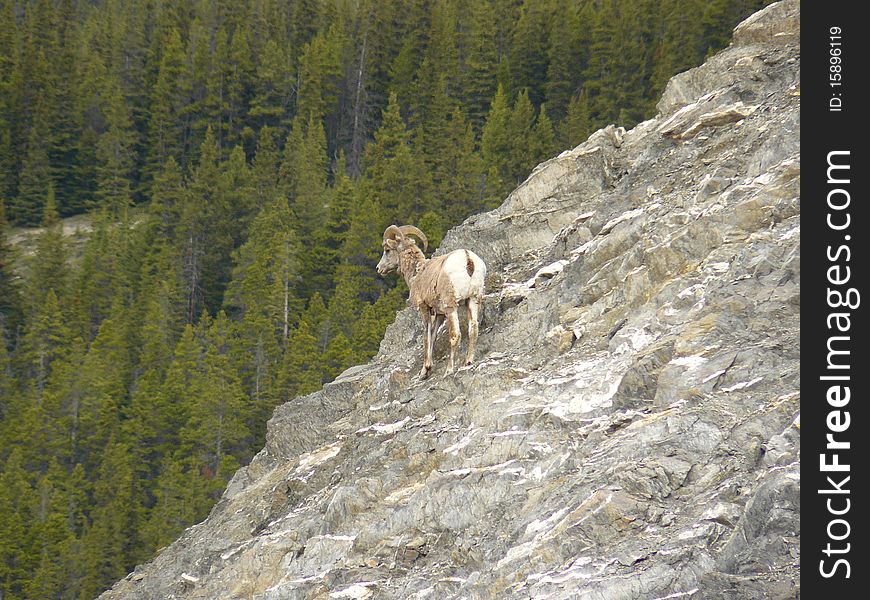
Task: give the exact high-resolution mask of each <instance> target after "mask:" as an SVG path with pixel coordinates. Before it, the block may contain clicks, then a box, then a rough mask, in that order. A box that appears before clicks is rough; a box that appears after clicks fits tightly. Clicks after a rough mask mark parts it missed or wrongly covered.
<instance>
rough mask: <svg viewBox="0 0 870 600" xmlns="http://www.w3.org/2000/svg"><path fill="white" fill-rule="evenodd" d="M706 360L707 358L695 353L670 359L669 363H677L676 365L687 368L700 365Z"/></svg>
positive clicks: (695, 367)
mask: <svg viewBox="0 0 870 600" xmlns="http://www.w3.org/2000/svg"><path fill="white" fill-rule="evenodd" d="M705 362H707V359H706V358H704V357H703V356H699V355H695V356H680V357H678V358H675V359H673V360H671V361H670V362H669V363H668V364H669V365H677V366H678V367H689V369H697V368H698V367H700V366H701V365H703V364H704V363H705Z"/></svg>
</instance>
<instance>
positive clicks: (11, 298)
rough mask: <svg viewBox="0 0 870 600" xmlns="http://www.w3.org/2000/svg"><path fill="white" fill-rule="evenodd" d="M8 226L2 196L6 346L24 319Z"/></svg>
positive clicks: (0, 284)
mask: <svg viewBox="0 0 870 600" xmlns="http://www.w3.org/2000/svg"><path fill="white" fill-rule="evenodd" d="M7 228H8V223H7V222H6V210H5V205H4V202H3V198H0V332H2V333H0V344H2V345H4V346H6V345H7V344H10V343H11V342H12V340H14V339H15V337H16V336H17V335H18V330H19V328H20V327H21V325H22V319H23V311H22V307H21V304H22V299H21V289H20V288H21V286H20V282H19V279H18V276H17V275H16V273H15V271H14V269H13V260H14V257H15V254H14V249H13V248H12V246H11V245H10V244H9V242H8V241H7V239H6V235H7V234H6V231H7ZM0 397H2V392H0Z"/></svg>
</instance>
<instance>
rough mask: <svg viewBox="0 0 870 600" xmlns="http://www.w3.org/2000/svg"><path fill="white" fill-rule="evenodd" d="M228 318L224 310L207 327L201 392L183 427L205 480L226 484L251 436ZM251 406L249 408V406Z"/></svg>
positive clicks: (193, 456)
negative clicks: (234, 365) (233, 364)
mask: <svg viewBox="0 0 870 600" xmlns="http://www.w3.org/2000/svg"><path fill="white" fill-rule="evenodd" d="M229 335H230V324H229V320H228V319H227V317H226V314H224V312H223V311H220V312H218V315H217V317H215V319H214V321H213V322H212V323H211V326H210V327H209V328H208V332H207V339H206V350H205V356H204V357H203V369H202V374H201V383H200V388H199V394H198V395H197V396H196V397H195V398H193V401H192V403H191V406H190V418H189V420H188V422H187V424H186V425H185V427H184V428H183V430H182V443H183V444H184V447H186V448H190V453H191V454H190V456H191V458H192V459H193V460H194V461H195V464H196V465H198V468H199V471H200V474H201V475H202V476H203V477H204V478H205V479H206V480H209V481H211V480H216V481H219V482H220V484H219V485H218V486H216V489H217V490H220V489H222V488H223V485H224V484H225V483H226V481H227V480H228V479H229V477H230V476H231V475H232V474H233V472H234V471H235V470H236V469H237V468H238V466H239V459H240V458H241V457H242V456H244V454H245V453H244V452H242V446H241V443H242V442H244V441H245V439H246V437H247V436H248V429H247V427H246V425H245V422H244V420H245V416H246V415H247V414H249V413H248V410H250V407H248V406H247V401H246V398H247V396H246V395H245V393H244V391H243V390H242V385H241V382H240V381H239V378H238V376H237V374H236V372H235V370H234V369H232V367H231V361H230V356H229V341H230V340H229ZM246 409H248V410H246Z"/></svg>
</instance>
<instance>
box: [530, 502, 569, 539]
mask: <svg viewBox="0 0 870 600" xmlns="http://www.w3.org/2000/svg"><path fill="white" fill-rule="evenodd" d="M567 512H568V508H567V507H565V508H560V509H559V510H557V511H556V512H554V513H553V514H552V515H550V516H549V517H547V518H546V519H543V520H539V519H535V520H534V521H532V522H531V523H529V524H528V525H526V533H525V535H532V534H533V533H538V532H539V531H541V530H542V529H550V528H551V526H552V525H553V524H554V523H555V522H556V521H558V520H559V519H561V518H562V517H564V516H565V513H567Z"/></svg>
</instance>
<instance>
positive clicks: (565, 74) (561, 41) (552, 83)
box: [544, 0, 586, 121]
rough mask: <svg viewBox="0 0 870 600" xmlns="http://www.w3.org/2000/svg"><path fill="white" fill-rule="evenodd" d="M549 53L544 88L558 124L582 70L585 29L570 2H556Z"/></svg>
mask: <svg viewBox="0 0 870 600" xmlns="http://www.w3.org/2000/svg"><path fill="white" fill-rule="evenodd" d="M553 7H554V11H555V12H554V13H553V14H555V15H557V16H556V17H555V18H554V19H553V22H552V31H551V34H550V48H549V50H548V51H547V54H548V66H547V82H546V84H545V85H544V91H545V98H546V101H547V107H548V110H549V111H550V113H551V114H552V115H553V118H554V119H556V120H557V121H559V120H561V119H562V118H564V116H565V114H566V112H567V110H568V104H569V102H570V101H571V96H572V95H573V94H574V91H575V89H576V88H577V86H578V84H579V83H580V82H579V74H580V73H581V72H582V71H583V67H584V65H583V58H584V57H583V56H582V48H583V46H584V45H585V44H584V42H585V41H586V40H585V39H584V38H585V28H584V27H583V26H582V25H581V23H580V19H579V15H578V14H577V12H575V10H574V7H573V6H572V4H571V3H570V2H568V1H567V0H556V1H555V3H554V5H553Z"/></svg>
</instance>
